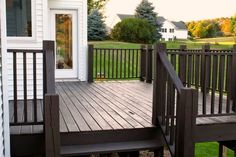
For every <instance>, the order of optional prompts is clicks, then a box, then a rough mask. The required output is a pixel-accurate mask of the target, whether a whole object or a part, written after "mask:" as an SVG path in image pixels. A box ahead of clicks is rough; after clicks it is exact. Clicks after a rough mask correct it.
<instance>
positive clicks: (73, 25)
mask: <svg viewBox="0 0 236 157" xmlns="http://www.w3.org/2000/svg"><path fill="white" fill-rule="evenodd" d="M51 27H52V28H51V36H52V39H53V40H55V41H56V42H55V43H56V44H55V51H56V55H55V57H56V58H55V59H56V62H55V63H56V65H55V68H56V70H55V77H56V78H57V79H64V78H65V79H66V78H78V75H77V68H78V67H77V65H78V64H77V44H78V43H77V12H76V11H73V10H51Z"/></svg>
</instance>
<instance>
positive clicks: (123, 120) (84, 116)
mask: <svg viewBox="0 0 236 157" xmlns="http://www.w3.org/2000/svg"><path fill="white" fill-rule="evenodd" d="M56 91H57V93H58V94H59V97H60V106H59V108H60V132H62V133H70V132H72V133H73V132H87V131H100V130H120V129H135V128H149V127H153V126H152V123H151V120H152V119H151V116H152V84H146V83H143V82H139V81H110V82H95V83H92V84H89V83H85V82H78V81H75V82H57V83H56ZM209 101H210V95H209V96H207V102H208V103H207V104H208V105H207V113H209V112H210V104H209ZM218 101H219V99H218V98H217V97H216V98H215V103H216V105H215V106H216V108H215V113H217V112H218ZM201 103H202V96H201V95H199V110H198V112H199V113H201V112H202V107H201V106H202V105H201ZM224 104H225V100H224ZM18 106H19V107H18V111H17V112H18V121H19V122H24V114H23V110H24V104H23V102H22V101H19V102H18ZM37 108H38V113H37V115H38V117H37V118H38V119H39V120H43V102H42V100H38V101H37ZM9 109H10V122H13V121H14V113H13V110H14V107H13V102H12V101H11V102H10V106H9ZM28 109H29V111H33V109H34V108H33V103H32V100H29V102H28ZM223 110H225V105H224V106H223ZM28 118H29V120H33V118H34V115H33V112H28ZM223 122H236V116H222V117H204V118H197V124H203V125H204V124H209V123H223ZM42 132H43V126H42V125H39V126H37V125H34V126H11V134H32V133H42Z"/></svg>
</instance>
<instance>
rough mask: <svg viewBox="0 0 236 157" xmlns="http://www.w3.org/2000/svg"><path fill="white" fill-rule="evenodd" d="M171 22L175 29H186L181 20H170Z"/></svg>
mask: <svg viewBox="0 0 236 157" xmlns="http://www.w3.org/2000/svg"><path fill="white" fill-rule="evenodd" d="M171 23H173V24H174V25H175V27H176V28H177V29H187V27H186V25H185V23H184V22H183V21H179V22H175V21H171Z"/></svg>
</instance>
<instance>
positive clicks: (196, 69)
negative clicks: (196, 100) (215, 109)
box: [195, 54, 200, 90]
mask: <svg viewBox="0 0 236 157" xmlns="http://www.w3.org/2000/svg"><path fill="white" fill-rule="evenodd" d="M199 67H200V55H198V54H197V55H196V60H195V86H196V89H197V90H198V88H199V74H200V72H199V70H200V68H199Z"/></svg>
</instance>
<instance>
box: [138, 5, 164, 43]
mask: <svg viewBox="0 0 236 157" xmlns="http://www.w3.org/2000/svg"><path fill="white" fill-rule="evenodd" d="M154 9H155V7H154V6H153V4H152V3H150V2H148V0H142V2H141V3H140V4H139V5H138V6H137V8H136V10H135V17H136V18H139V19H145V20H147V21H148V22H149V23H150V24H152V25H153V26H155V27H156V29H157V31H156V37H155V38H156V40H159V39H160V38H161V34H160V33H159V31H160V30H161V25H159V24H158V22H157V13H156V12H155V11H154Z"/></svg>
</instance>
